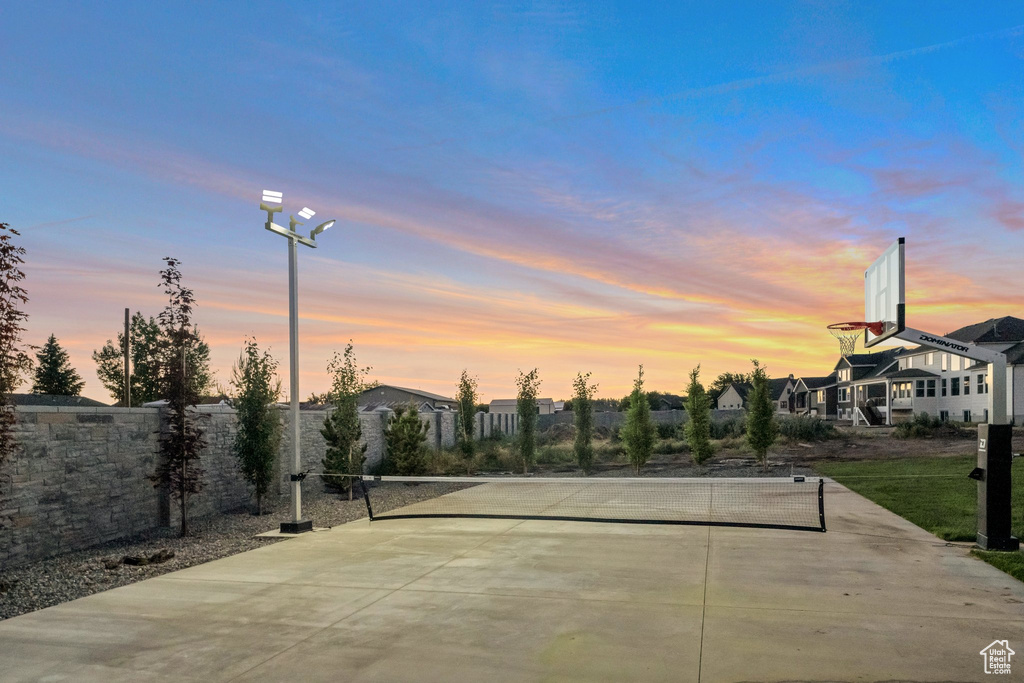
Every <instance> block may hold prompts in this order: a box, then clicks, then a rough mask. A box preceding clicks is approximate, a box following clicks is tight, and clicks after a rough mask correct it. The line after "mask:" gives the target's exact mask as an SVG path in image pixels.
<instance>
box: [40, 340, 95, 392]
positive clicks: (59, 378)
mask: <svg viewBox="0 0 1024 683" xmlns="http://www.w3.org/2000/svg"><path fill="white" fill-rule="evenodd" d="M36 361H37V362H36V372H35V381H34V382H33V384H32V393H33V394H52V395H54V396H78V394H79V393H80V392H81V391H82V387H83V386H85V382H83V381H82V378H81V376H79V374H78V373H77V372H75V369H74V368H73V367H71V359H70V358H69V356H68V352H67V351H65V350H64V349H63V348H62V347H61V345H60V344H59V343H58V342H57V337H55V336H54V335H52V334H51V335H50V338H49V339H47V340H46V343H45V344H43V348H41V349H40V350H39V352H38V353H37V354H36Z"/></svg>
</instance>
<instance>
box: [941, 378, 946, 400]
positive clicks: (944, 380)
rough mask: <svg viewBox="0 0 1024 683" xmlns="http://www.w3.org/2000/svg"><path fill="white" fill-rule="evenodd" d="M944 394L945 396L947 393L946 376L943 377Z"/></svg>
mask: <svg viewBox="0 0 1024 683" xmlns="http://www.w3.org/2000/svg"><path fill="white" fill-rule="evenodd" d="M942 395H943V396H945V395H946V378H945V377H943V378H942Z"/></svg>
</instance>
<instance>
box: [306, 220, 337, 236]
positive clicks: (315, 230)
mask: <svg viewBox="0 0 1024 683" xmlns="http://www.w3.org/2000/svg"><path fill="white" fill-rule="evenodd" d="M332 225H334V221H333V220H329V221H326V222H324V223H321V224H320V225H318V226H316V227H315V228H313V231H312V232H310V233H309V236H310V237H311V238H313V239H316V236H317V235H319V234H320V233H322V232H323V231H324V230H327V229H328V228H330V227H331V226H332Z"/></svg>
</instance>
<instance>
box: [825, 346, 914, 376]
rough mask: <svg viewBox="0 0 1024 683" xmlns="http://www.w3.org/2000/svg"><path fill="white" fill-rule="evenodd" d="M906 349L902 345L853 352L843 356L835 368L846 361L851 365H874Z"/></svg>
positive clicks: (861, 366)
mask: <svg viewBox="0 0 1024 683" xmlns="http://www.w3.org/2000/svg"><path fill="white" fill-rule="evenodd" d="M905 350H906V349H904V348H903V347H902V346H898V347H896V348H894V349H885V350H884V351H877V352H875V353H851V354H850V355H849V356H843V357H842V358H840V359H839V361H838V362H836V366H835V367H834V368H833V370H838V369H839V366H840V365H842V364H843V361H846V362H847V363H849V364H850V366H851V367H855V368H857V367H860V368H863V367H874V366H876V365H878V364H879V363H881V362H883V361H885V360H890V359H892V358H895V357H896V356H898V355H900V354H901V353H903V352H904V351H905Z"/></svg>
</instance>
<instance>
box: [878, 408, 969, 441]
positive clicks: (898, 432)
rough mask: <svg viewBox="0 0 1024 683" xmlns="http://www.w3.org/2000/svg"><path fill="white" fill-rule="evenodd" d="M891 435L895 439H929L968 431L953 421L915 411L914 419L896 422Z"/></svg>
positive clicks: (963, 433)
mask: <svg viewBox="0 0 1024 683" xmlns="http://www.w3.org/2000/svg"><path fill="white" fill-rule="evenodd" d="M892 435H893V436H894V437H896V438H897V439H931V438H934V437H936V436H954V437H955V436H969V435H970V432H968V431H967V430H965V429H964V428H963V427H962V426H961V425H959V424H957V423H955V422H944V421H942V420H940V419H939V418H937V417H931V416H930V415H929V414H928V413H917V414H916V415H914V419H912V420H908V421H906V422H899V423H897V424H896V428H895V429H894V430H893V433H892Z"/></svg>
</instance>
